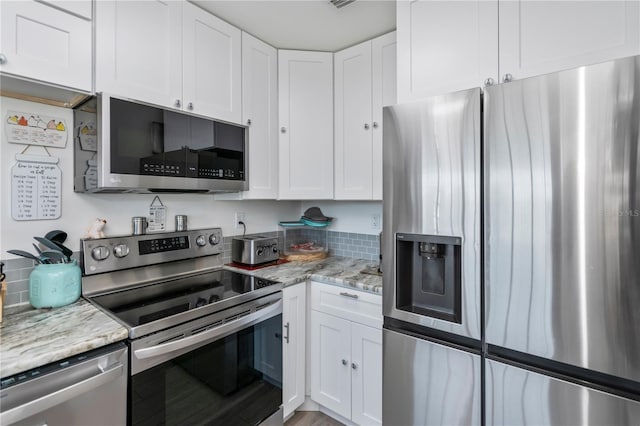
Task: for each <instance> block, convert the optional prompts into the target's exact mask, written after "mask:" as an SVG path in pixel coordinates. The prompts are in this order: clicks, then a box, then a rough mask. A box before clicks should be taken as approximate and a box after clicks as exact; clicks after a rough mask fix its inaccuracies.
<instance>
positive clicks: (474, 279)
mask: <svg viewBox="0 0 640 426" xmlns="http://www.w3.org/2000/svg"><path fill="white" fill-rule="evenodd" d="M480 102H481V94H480V89H473V90H468V91H463V92H457V93H452V94H447V95H443V96H436V97H433V98H429V99H426V100H424V101H420V102H416V103H412V104H405V105H396V106H392V107H386V108H385V109H384V116H383V119H384V126H383V129H384V130H383V131H384V136H383V141H384V142H383V154H384V157H383V158H384V159H383V182H384V184H383V191H384V192H383V200H384V202H383V234H384V245H383V256H382V262H383V268H382V270H383V313H384V315H385V319H384V321H385V322H384V329H383V410H382V422H383V424H385V425H427V424H442V425H444V424H447V425H451V424H480V421H481V337H482V336H481V303H480V302H481V286H480V279H481V274H480V272H481V270H480V265H481V257H480V252H481V247H482V244H481V240H480V231H481V223H480V213H481V204H480V199H481V197H480V189H481V186H480V183H481V181H480V168H481V161H480V160H481V157H480V154H481V151H480V148H481V145H480V138H481V128H480V123H481V114H480V110H481V108H480V107H481V103H480Z"/></svg>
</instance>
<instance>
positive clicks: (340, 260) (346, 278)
mask: <svg viewBox="0 0 640 426" xmlns="http://www.w3.org/2000/svg"><path fill="white" fill-rule="evenodd" d="M377 267H378V265H377V264H374V263H373V262H371V261H370V260H362V259H352V258H350V257H339V256H333V257H327V258H326V259H322V260H315V261H312V262H288V263H283V264H281V265H275V266H268V267H265V268H261V269H255V270H246V269H242V268H236V267H233V266H229V265H225V269H229V270H232V271H237V272H242V273H245V274H250V275H255V276H257V277H260V278H265V279H268V280H273V281H280V282H282V283H283V285H284V286H285V287H287V286H289V285H292V284H297V283H300V282H303V281H306V280H308V279H311V280H313V281H319V282H323V283H327V284H334V285H339V286H343V287H350V288H356V289H359V290H363V291H367V292H371V293H376V294H379V295H382V277H381V276H378V275H371V274H364V273H362V272H360V271H362V270H363V269H374V270H375V269H377Z"/></svg>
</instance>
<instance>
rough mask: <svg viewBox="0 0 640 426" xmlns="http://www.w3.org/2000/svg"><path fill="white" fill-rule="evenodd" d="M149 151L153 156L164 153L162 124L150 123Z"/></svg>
mask: <svg viewBox="0 0 640 426" xmlns="http://www.w3.org/2000/svg"><path fill="white" fill-rule="evenodd" d="M151 143H152V146H151V150H152V152H153V153H154V154H162V153H163V152H164V123H159V122H157V121H153V122H152V123H151Z"/></svg>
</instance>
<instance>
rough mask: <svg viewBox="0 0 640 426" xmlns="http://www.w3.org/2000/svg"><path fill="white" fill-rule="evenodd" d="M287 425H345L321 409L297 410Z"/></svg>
mask: <svg viewBox="0 0 640 426" xmlns="http://www.w3.org/2000/svg"><path fill="white" fill-rule="evenodd" d="M284 424H285V426H344V425H343V424H342V423H340V422H339V421H337V420H334V419H332V418H331V417H329V416H327V415H326V414H324V413H321V412H320V411H296V413H295V414H294V415H293V416H292V417H291V418H290V419H289V420H287V421H286V422H285V423H284Z"/></svg>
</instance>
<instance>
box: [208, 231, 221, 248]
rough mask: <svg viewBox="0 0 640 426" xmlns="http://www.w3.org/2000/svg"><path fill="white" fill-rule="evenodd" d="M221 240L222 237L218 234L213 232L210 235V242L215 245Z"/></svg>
mask: <svg viewBox="0 0 640 426" xmlns="http://www.w3.org/2000/svg"><path fill="white" fill-rule="evenodd" d="M219 242H220V239H219V238H218V234H211V235H209V243H210V244H211V245H212V246H215V245H216V244H218V243H219Z"/></svg>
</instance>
